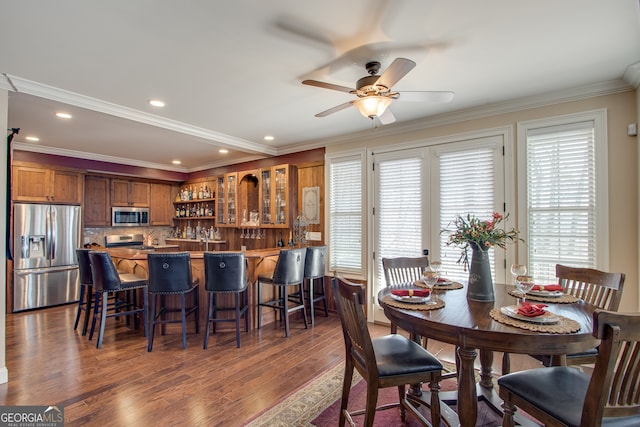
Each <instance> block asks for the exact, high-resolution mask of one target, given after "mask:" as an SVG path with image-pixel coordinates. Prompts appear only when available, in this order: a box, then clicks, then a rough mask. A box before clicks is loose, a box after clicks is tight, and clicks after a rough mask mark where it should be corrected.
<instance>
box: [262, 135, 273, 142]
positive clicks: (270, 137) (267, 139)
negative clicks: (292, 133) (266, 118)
mask: <svg viewBox="0 0 640 427" xmlns="http://www.w3.org/2000/svg"><path fill="white" fill-rule="evenodd" d="M264 140H265V141H273V140H274V137H272V136H271V135H267V136H265V137H264Z"/></svg>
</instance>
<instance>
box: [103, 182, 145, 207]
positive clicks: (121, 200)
mask: <svg viewBox="0 0 640 427" xmlns="http://www.w3.org/2000/svg"><path fill="white" fill-rule="evenodd" d="M150 191H151V189H150V184H149V183H148V182H142V181H129V180H124V179H112V180H111V206H133V207H141V208H148V207H149V204H150V200H149V199H150Z"/></svg>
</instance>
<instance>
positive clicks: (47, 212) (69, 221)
mask: <svg viewBox="0 0 640 427" xmlns="http://www.w3.org/2000/svg"><path fill="white" fill-rule="evenodd" d="M80 235H81V230H80V206H66V205H36V204H26V203H16V204H15V205H14V210H13V261H14V263H13V311H21V310H28V309H32V308H38V307H47V306H51V305H57V304H64V303H67V302H72V301H77V300H78V298H79V285H78V261H77V258H76V253H75V250H76V248H79V247H80Z"/></svg>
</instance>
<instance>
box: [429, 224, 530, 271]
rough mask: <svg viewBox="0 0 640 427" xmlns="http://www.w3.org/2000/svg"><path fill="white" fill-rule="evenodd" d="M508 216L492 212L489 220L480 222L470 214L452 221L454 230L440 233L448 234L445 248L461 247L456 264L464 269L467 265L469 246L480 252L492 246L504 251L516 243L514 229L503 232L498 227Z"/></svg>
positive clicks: (516, 233)
mask: <svg viewBox="0 0 640 427" xmlns="http://www.w3.org/2000/svg"><path fill="white" fill-rule="evenodd" d="M508 217H509V214H507V215H505V216H503V215H502V214H500V213H498V212H494V213H493V216H492V217H491V219H490V220H481V219H479V218H477V217H475V216H473V215H471V214H467V216H466V217H463V216H458V217H457V218H456V219H455V220H454V221H453V225H454V229H453V230H448V229H444V230H442V231H441V232H442V233H450V234H449V239H448V240H447V242H446V245H447V246H450V245H456V246H461V247H462V254H461V255H460V258H459V259H458V263H460V262H462V263H463V264H464V267H465V271H466V269H467V266H468V265H469V257H468V255H467V249H468V248H469V246H475V247H477V248H478V249H480V250H485V251H486V250H489V249H490V248H491V247H493V246H498V247H500V248H502V249H505V248H506V246H507V244H509V243H516V242H517V241H518V240H521V241H522V239H521V238H519V237H518V236H519V233H520V232H519V231H518V230H515V229H511V230H508V231H507V230H505V229H503V228H500V227H499V225H500V224H501V223H503V222H505V221H506V220H507V218H508Z"/></svg>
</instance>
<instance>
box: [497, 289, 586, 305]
mask: <svg viewBox="0 0 640 427" xmlns="http://www.w3.org/2000/svg"><path fill="white" fill-rule="evenodd" d="M509 295H511V296H512V297H516V298H522V295H520V293H518V291H516V290H511V291H509ZM529 300H531V301H539V302H550V303H556V304H573V303H574V302H578V301H580V300H579V299H578V298H576V297H574V296H573V295H568V294H564V295H562V296H561V297H542V296H540V295H531V294H527V301H529Z"/></svg>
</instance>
